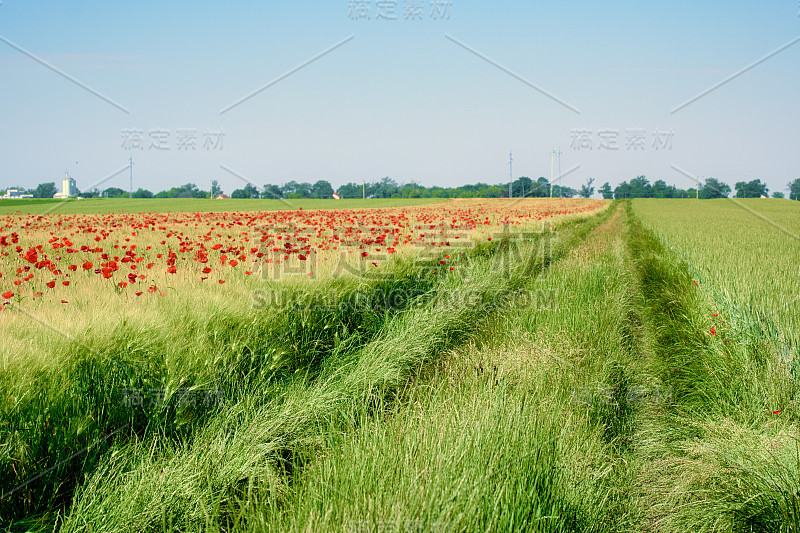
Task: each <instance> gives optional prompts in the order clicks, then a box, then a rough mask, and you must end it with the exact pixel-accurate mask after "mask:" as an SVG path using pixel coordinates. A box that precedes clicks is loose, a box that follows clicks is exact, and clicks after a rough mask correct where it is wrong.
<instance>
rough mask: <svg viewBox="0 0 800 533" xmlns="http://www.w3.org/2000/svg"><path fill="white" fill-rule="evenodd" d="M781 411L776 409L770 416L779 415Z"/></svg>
mask: <svg viewBox="0 0 800 533" xmlns="http://www.w3.org/2000/svg"><path fill="white" fill-rule="evenodd" d="M781 411H782V410H781V409H778V410H777V411H772V414H773V415H779V414H781Z"/></svg>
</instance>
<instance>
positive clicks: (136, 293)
mask: <svg viewBox="0 0 800 533" xmlns="http://www.w3.org/2000/svg"><path fill="white" fill-rule="evenodd" d="M134 294H135V295H136V296H141V295H142V291H136V292H135V293H134Z"/></svg>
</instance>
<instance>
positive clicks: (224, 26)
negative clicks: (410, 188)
mask: <svg viewBox="0 0 800 533" xmlns="http://www.w3.org/2000/svg"><path fill="white" fill-rule="evenodd" d="M352 4H361V6H360V7H358V6H353V5H352ZM447 4H449V6H448V5H447ZM416 5H421V6H422V11H421V13H419V12H417V11H416V7H415V6H416ZM436 5H437V6H438V12H434V11H435V10H434V4H433V1H432V0H424V1H422V2H413V1H410V0H398V1H397V2H382V1H380V0H371V1H369V2H350V1H348V0H333V1H326V2H274V1H259V2H256V1H240V2H228V3H226V2H205V1H194V2H163V1H160V2H153V1H137V2H117V1H106V2H93V1H77V0H76V1H60V2H55V1H34V0H2V1H0V187H8V186H14V185H22V186H25V187H33V186H35V185H37V184H38V183H40V182H43V181H56V182H57V183H60V179H61V177H63V172H64V169H68V170H69V172H70V174H71V175H72V176H73V177H75V178H76V179H77V181H78V187H79V188H80V189H82V190H87V189H89V188H90V187H92V186H94V185H96V184H97V183H98V182H100V181H101V180H103V179H104V178H106V177H108V176H109V175H111V174H112V173H114V172H116V171H118V170H120V169H121V168H122V167H124V166H126V165H127V162H128V157H129V156H131V155H132V156H133V159H134V163H135V164H134V168H133V170H134V187H135V188H138V187H144V188H147V189H150V190H152V191H154V192H156V191H158V190H161V189H165V188H169V187H170V186H176V185H181V184H183V183H186V182H193V183H196V184H198V185H200V186H201V187H202V188H206V189H207V188H208V187H209V182H210V180H212V179H218V180H219V181H220V183H221V185H222V187H223V189H224V190H225V191H226V192H230V191H231V190H233V189H234V188H240V187H242V186H243V185H244V182H243V181H242V180H241V179H240V178H237V177H236V176H235V175H234V174H233V173H232V172H235V173H237V174H239V175H240V176H241V177H243V178H245V179H247V180H251V181H253V182H254V183H256V184H257V185H263V184H266V183H277V184H282V183H285V182H286V181H289V180H297V181H312V182H313V181H316V180H318V179H327V180H329V181H330V182H331V183H332V184H333V185H334V186H338V185H341V184H343V183H346V182H348V181H356V182H360V181H362V180H374V179H377V178H380V177H383V176H390V177H392V178H394V179H396V180H398V181H400V182H407V181H411V180H414V181H416V182H418V183H421V184H423V185H428V186H429V185H434V184H437V185H443V186H454V185H459V184H464V183H475V182H478V181H482V182H488V183H499V182H503V181H507V180H508V176H509V167H508V154H509V151H510V150H513V154H514V166H513V173H514V176H515V177H517V176H529V177H532V178H536V177H538V176H548V177H549V175H550V152H551V150H553V149H556V148H560V149H561V152H562V156H561V168H562V171H564V172H566V171H567V170H570V169H573V168H575V167H576V166H577V165H579V167H578V168H577V169H576V170H574V171H573V172H571V173H569V174H568V175H567V176H565V177H564V178H563V183H564V184H565V185H568V186H572V187H576V188H577V187H578V186H580V185H581V184H582V183H583V182H584V181H585V180H586V178H588V177H594V178H595V179H596V182H595V185H600V184H601V183H602V182H605V181H610V182H611V183H612V184H615V183H618V182H620V181H622V180H629V179H631V178H633V177H636V176H637V175H639V174H644V175H646V176H647V177H648V179H650V181H651V182H652V181H655V180H656V179H664V180H666V181H667V182H669V183H673V184H676V185H678V186H681V187H684V188H688V187H691V186H693V184H694V182H693V181H692V179H690V178H689V177H686V176H685V175H684V174H682V173H681V171H683V172H685V173H687V174H689V175H692V176H696V177H712V176H713V177H716V178H718V179H721V180H723V181H726V182H728V183H729V184H731V185H733V183H734V182H736V181H740V180H745V179H747V180H749V179H753V178H761V179H762V180H764V181H766V182H767V184H768V185H769V187H770V190H780V191H785V187H786V184H787V182H789V181H790V180H791V179H794V178H797V177H800V128H798V125H800V101H799V99H798V87H799V86H800V42H796V43H795V44H791V45H789V46H788V47H786V48H785V49H783V50H782V51H780V52H778V53H776V54H774V55H772V56H771V57H769V58H768V59H765V60H764V61H762V62H761V63H759V64H758V65H755V66H753V67H752V68H751V69H749V70H747V71H746V72H743V73H741V74H740V75H738V76H736V77H734V78H733V79H731V80H730V81H728V82H727V83H724V84H722V85H720V86H719V87H718V88H716V89H714V90H713V91H711V92H709V93H708V94H706V95H705V96H702V97H701V98H699V99H697V100H695V101H693V102H692V103H690V104H689V105H687V106H685V107H683V108H681V109H678V110H676V108H678V107H679V106H680V105H682V104H684V103H685V102H687V101H689V100H691V99H693V98H694V97H696V96H698V95H699V94H701V93H703V92H704V91H706V90H707V89H710V88H712V87H714V86H716V85H718V84H719V83H720V82H722V81H724V80H725V79H726V78H729V77H730V76H732V75H734V74H736V73H737V72H739V71H741V70H742V69H744V68H745V67H748V66H750V65H751V64H753V63H754V62H756V61H758V60H760V59H763V58H764V57H765V56H767V55H768V54H770V53H772V52H774V51H775V50H777V49H779V48H780V47H782V46H784V45H786V44H787V43H790V42H792V41H793V40H794V39H797V38H798V36H800V16H798V15H800V13H798V12H799V11H800V6H798V2H797V0H792V1H787V0H774V1H769V2H754V1H752V0H747V1H731V0H727V1H711V2H696V1H693V2H688V1H674V2H658V3H656V2H642V1H617V2H613V1H612V2H597V1H595V2H585V1H573V2H547V3H545V2H535V1H534V2H477V1H467V0H452V1H450V2H447V1H442V0H437V2H436ZM392 6H393V10H392V9H391V8H392ZM366 10H368V11H369V13H368V15H369V19H367V18H365V17H363V15H366V14H367V13H365V11H366ZM407 10H408V13H406V11H407ZM448 10H449V11H448ZM379 11H382V13H381V14H380V16H379ZM407 15H408V17H407ZM392 17H394V20H392ZM448 36H449V38H448ZM347 39H349V40H347ZM337 44H338V47H335V48H334V49H332V50H331V48H332V47H334V46H336V45H337ZM17 47H18V48H21V49H23V50H24V51H26V52H28V53H29V54H31V55H32V56H34V57H31V56H30V55H26V54H25V53H23V52H22V51H20V50H19V49H18V48H17ZM325 51H327V53H326V54H324V55H321V56H320V54H322V53H323V52H325ZM315 57H317V59H316V60H314V61H313V62H311V63H308V64H307V65H306V66H304V67H302V68H300V69H299V70H296V69H297V67H300V66H301V65H303V64H304V63H307V62H308V61H309V60H310V59H312V58H315ZM42 62H44V63H46V64H47V65H49V66H50V67H52V68H54V69H57V70H58V71H59V72H55V71H54V70H52V69H51V68H49V67H48V66H45V65H43V64H42ZM501 67H502V68H501ZM503 69H505V70H503ZM292 71H294V72H292ZM508 71H510V72H512V73H513V74H515V75H516V77H515V76H514V75H512V74H511V73H509V72H508ZM290 72H292V73H291V74H290V75H288V76H286V77H283V78H281V77H282V76H283V75H285V74H287V73H290ZM68 77H69V78H71V79H68ZM519 78H522V79H523V80H524V81H523V80H521V79H519ZM276 80H277V81H276ZM273 81H276V82H275V83H274V84H272V85H271V86H269V87H267V88H264V90H263V91H261V92H259V93H258V94H255V95H253V96H252V97H251V98H249V99H247V100H244V101H242V102H241V103H239V104H238V105H236V106H234V107H230V106H231V105H232V104H234V103H236V102H239V101H240V100H242V98H244V97H246V96H248V95H250V94H252V93H253V92H254V91H257V90H258V89H260V88H263V87H265V86H266V85H267V84H269V83H271V82H273ZM79 84H80V85H79ZM120 108H124V109H125V110H122V109H120ZM223 110H225V111H224V112H222V111H223ZM137 132H141V133H140V134H139V133H137ZM137 141H139V142H140V143H141V147H138V146H137ZM193 144H194V149H191V147H192V145H193ZM615 145H616V147H617V149H616V150H614V149H610V148H614V146H615ZM589 147H591V149H589ZM223 167H224V168H223ZM676 168H677V169H680V170H676ZM225 169H229V170H230V171H229V170H225ZM231 171H232V172H231ZM109 186H116V187H121V188H124V189H127V188H128V172H127V170H126V171H125V172H121V173H120V174H118V175H116V176H115V177H113V178H110V179H108V180H106V181H105V182H104V183H102V185H100V188H101V189H102V188H106V187H109Z"/></svg>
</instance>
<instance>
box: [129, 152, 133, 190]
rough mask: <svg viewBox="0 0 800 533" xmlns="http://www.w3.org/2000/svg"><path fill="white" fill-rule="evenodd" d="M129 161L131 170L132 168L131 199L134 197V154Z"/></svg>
mask: <svg viewBox="0 0 800 533" xmlns="http://www.w3.org/2000/svg"><path fill="white" fill-rule="evenodd" d="M128 162H129V163H130V170H131V186H130V188H131V199H132V198H133V156H130V157H129V158H128Z"/></svg>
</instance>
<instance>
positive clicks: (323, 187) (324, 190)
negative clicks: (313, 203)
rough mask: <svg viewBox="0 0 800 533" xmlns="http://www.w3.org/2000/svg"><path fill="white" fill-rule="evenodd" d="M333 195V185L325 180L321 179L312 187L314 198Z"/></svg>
mask: <svg viewBox="0 0 800 533" xmlns="http://www.w3.org/2000/svg"><path fill="white" fill-rule="evenodd" d="M332 196H333V187H332V186H331V184H330V183H329V182H327V181H325V180H319V181H318V182H316V183H315V184H314V185H313V186H312V187H311V197H312V198H330V197H332Z"/></svg>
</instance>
